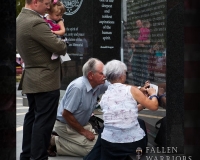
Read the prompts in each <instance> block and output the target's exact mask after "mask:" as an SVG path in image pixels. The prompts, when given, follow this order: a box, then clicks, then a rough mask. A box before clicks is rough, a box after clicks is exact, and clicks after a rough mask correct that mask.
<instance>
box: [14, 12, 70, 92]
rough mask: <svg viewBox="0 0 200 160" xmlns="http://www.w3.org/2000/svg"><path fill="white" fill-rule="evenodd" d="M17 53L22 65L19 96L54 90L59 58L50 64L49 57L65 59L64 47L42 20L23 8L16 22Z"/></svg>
mask: <svg viewBox="0 0 200 160" xmlns="http://www.w3.org/2000/svg"><path fill="white" fill-rule="evenodd" d="M16 26H17V34H16V44H17V50H18V52H19V54H20V55H21V57H22V59H23V60H24V62H25V69H24V71H23V74H22V78H21V81H20V85H19V88H18V89H19V90H22V93H39V92H48V91H53V90H57V89H59V88H60V85H61V84H60V83H61V81H60V80H61V77H60V76H61V63H60V58H58V59H56V60H51V56H52V53H56V54H58V55H65V53H66V50H67V46H66V43H65V42H63V41H61V40H60V39H59V38H57V37H56V35H55V34H53V33H52V32H51V30H50V28H49V26H48V24H47V23H46V22H45V21H44V19H43V18H42V17H41V16H40V15H39V14H38V13H36V12H34V11H33V10H29V9H25V8H23V9H22V11H21V13H20V14H19V16H18V17H17V19H16Z"/></svg>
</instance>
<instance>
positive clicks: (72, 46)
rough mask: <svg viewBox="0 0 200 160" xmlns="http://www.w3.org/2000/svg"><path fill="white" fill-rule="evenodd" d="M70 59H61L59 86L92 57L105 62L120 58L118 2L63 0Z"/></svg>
mask: <svg viewBox="0 0 200 160" xmlns="http://www.w3.org/2000/svg"><path fill="white" fill-rule="evenodd" d="M62 2H63V4H64V5H65V7H66V13H65V15H64V16H63V18H64V24H65V27H66V34H65V35H66V37H67V38H68V42H69V46H68V51H67V52H68V54H69V56H70V58H71V61H67V62H64V63H63V64H62V68H63V80H62V89H65V88H66V86H67V85H68V84H69V83H70V82H71V81H72V80H73V79H75V78H77V77H79V76H81V75H82V66H83V64H84V63H85V62H86V61H87V60H88V59H89V58H90V57H95V58H98V59H100V60H101V61H102V62H104V63H106V62H107V61H109V60H111V59H118V60H119V59H120V47H121V46H120V43H121V22H120V21H121V19H120V16H121V2H120V1H116V0H115V1H114V0H96V1H94V0H85V1H84V0H76V1H68V0H62Z"/></svg>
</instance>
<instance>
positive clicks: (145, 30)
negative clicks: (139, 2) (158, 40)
mask: <svg viewBox="0 0 200 160" xmlns="http://www.w3.org/2000/svg"><path fill="white" fill-rule="evenodd" d="M149 28H150V22H149V21H143V22H142V27H141V28H140V29H139V33H140V35H139V37H138V40H135V39H134V38H132V40H131V41H132V43H134V44H138V45H139V46H141V47H144V44H149V43H150V40H149V37H150V36H149V35H150V29H149Z"/></svg>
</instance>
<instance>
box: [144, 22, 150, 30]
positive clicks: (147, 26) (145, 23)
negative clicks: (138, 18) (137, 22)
mask: <svg viewBox="0 0 200 160" xmlns="http://www.w3.org/2000/svg"><path fill="white" fill-rule="evenodd" d="M142 24H143V26H144V27H146V28H149V27H150V22H149V21H143V22H142Z"/></svg>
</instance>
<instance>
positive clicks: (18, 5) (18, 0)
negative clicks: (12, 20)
mask: <svg viewBox="0 0 200 160" xmlns="http://www.w3.org/2000/svg"><path fill="white" fill-rule="evenodd" d="M24 6H25V0H16V16H18V14H19V13H20V12H21V10H22V8H23V7H24Z"/></svg>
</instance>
